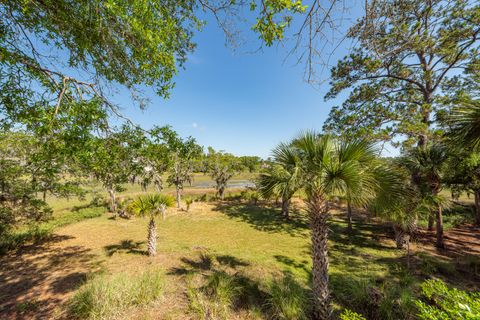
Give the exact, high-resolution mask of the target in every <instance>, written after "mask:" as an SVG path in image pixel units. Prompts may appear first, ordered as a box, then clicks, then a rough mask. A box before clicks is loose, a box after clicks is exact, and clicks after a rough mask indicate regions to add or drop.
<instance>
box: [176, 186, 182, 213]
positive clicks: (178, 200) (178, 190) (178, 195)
mask: <svg viewBox="0 0 480 320" xmlns="http://www.w3.org/2000/svg"><path fill="white" fill-rule="evenodd" d="M176 187H177V208H179V209H180V206H181V201H182V195H181V194H180V188H179V186H178V185H177V186H176Z"/></svg>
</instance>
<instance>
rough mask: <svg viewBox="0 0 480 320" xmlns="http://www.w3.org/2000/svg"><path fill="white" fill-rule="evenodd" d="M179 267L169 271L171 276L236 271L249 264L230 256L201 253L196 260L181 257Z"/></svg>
mask: <svg viewBox="0 0 480 320" xmlns="http://www.w3.org/2000/svg"><path fill="white" fill-rule="evenodd" d="M180 261H181V262H182V264H183V265H182V266H181V267H174V268H172V269H171V270H170V271H169V274H173V275H186V274H196V273H202V272H205V271H212V270H214V269H215V268H230V269H233V270H236V269H237V268H239V267H246V266H249V265H250V264H249V263H248V262H246V261H243V260H241V259H238V258H236V257H234V256H231V255H212V254H209V253H205V252H201V253H200V254H199V256H198V258H197V259H191V258H187V257H183V258H181V259H180Z"/></svg>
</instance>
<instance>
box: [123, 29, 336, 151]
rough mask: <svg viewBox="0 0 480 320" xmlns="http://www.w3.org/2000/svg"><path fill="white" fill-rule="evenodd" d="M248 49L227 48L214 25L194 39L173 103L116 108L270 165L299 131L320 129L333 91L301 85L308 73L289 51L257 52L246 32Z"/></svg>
mask: <svg viewBox="0 0 480 320" xmlns="http://www.w3.org/2000/svg"><path fill="white" fill-rule="evenodd" d="M243 37H244V38H245V41H246V44H245V45H243V46H241V47H239V48H238V49H237V50H236V51H233V50H232V49H231V48H228V47H226V46H225V36H224V34H223V32H222V31H221V30H220V29H219V28H218V27H217V26H216V24H215V23H214V22H212V21H208V23H207V26H206V27H205V28H204V29H203V31H202V32H201V33H199V34H198V35H197V36H196V37H195V41H196V43H197V44H198V47H197V49H196V51H195V52H194V53H193V55H192V56H191V57H190V59H189V62H187V64H186V65H185V70H181V71H180V72H179V75H178V76H177V77H176V87H175V89H174V90H173V91H172V93H171V98H170V99H169V100H163V99H161V98H159V97H156V96H155V95H154V94H148V97H149V98H150V99H151V104H150V106H149V107H148V109H147V110H146V111H144V112H142V111H140V110H138V109H137V108H132V107H129V103H127V102H126V101H127V99H125V100H124V101H118V102H119V104H120V105H121V106H122V107H123V108H124V110H123V113H124V114H125V115H126V116H128V117H129V118H131V119H132V120H133V121H134V122H136V123H139V124H141V125H142V126H143V127H145V128H150V127H151V126H153V125H165V124H170V125H172V126H173V128H174V129H175V130H176V131H178V132H179V133H180V134H181V135H182V136H188V135H191V136H193V137H195V138H196V139H197V141H198V142H199V143H200V144H202V145H204V146H212V147H213V148H215V149H218V150H225V151H227V152H231V153H233V154H236V155H258V156H261V157H267V156H268V155H269V154H270V150H271V149H272V148H273V147H274V146H275V145H277V144H278V143H279V142H281V141H285V140H288V139H290V138H291V137H292V136H294V135H296V134H297V133H298V132H300V131H301V130H305V129H317V130H320V129H321V128H322V124H323V122H324V121H325V119H326V118H327V116H328V112H329V110H330V108H331V107H332V106H333V105H334V104H335V103H337V102H338V101H328V102H324V99H323V97H324V95H325V93H326V92H327V91H328V83H325V84H324V85H322V86H320V87H318V86H317V87H313V86H311V85H309V84H307V83H306V82H305V81H304V79H303V72H304V66H303V65H295V63H294V62H295V61H294V59H290V60H287V61H285V58H286V53H287V50H286V48H276V47H272V48H264V49H263V50H262V51H261V52H256V53H249V52H248V51H252V50H254V49H255V48H258V46H259V44H260V43H259V42H258V41H257V39H256V38H257V36H256V35H255V34H254V33H253V32H250V31H249V30H244V32H243Z"/></svg>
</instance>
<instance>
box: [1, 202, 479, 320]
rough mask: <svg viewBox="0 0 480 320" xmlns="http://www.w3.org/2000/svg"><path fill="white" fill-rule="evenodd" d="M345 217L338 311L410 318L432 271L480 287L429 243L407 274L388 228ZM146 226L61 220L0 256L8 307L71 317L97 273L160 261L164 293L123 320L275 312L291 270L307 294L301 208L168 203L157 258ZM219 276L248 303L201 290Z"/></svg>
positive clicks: (140, 268)
mask: <svg viewBox="0 0 480 320" xmlns="http://www.w3.org/2000/svg"><path fill="white" fill-rule="evenodd" d="M68 205H69V203H68V202H63V200H62V201H59V202H57V204H56V210H57V212H56V217H57V219H60V218H61V217H62V216H64V215H66V214H67V212H70V211H68ZM72 205H79V203H77V202H75V201H72V202H70V208H71V207H72ZM70 214H71V213H70ZM343 215H344V213H343V211H342V210H339V211H335V213H334V215H333V216H332V219H331V224H330V229H331V232H330V243H329V249H330V251H329V257H330V280H331V289H332V297H333V302H334V305H335V308H336V309H337V310H340V309H343V308H346V307H347V308H351V309H353V310H355V311H358V312H361V313H363V314H364V315H366V316H368V318H369V319H408V318H409V317H411V316H412V315H413V314H414V312H415V310H414V306H413V301H414V299H415V295H416V293H417V290H418V286H419V284H420V283H421V280H423V279H424V278H425V277H426V275H427V274H430V275H434V276H436V277H443V278H448V281H449V282H450V283H452V282H453V283H455V284H456V285H457V286H460V287H467V288H469V289H473V288H475V287H476V286H477V287H478V283H477V285H475V283H476V282H475V281H477V280H478V275H477V274H475V272H476V271H472V270H473V269H468V268H467V269H462V270H457V264H456V263H458V261H456V260H455V257H451V256H448V255H441V254H437V253H435V252H432V251H431V250H427V249H428V248H430V247H431V246H429V245H425V244H422V243H419V244H418V245H414V246H413V248H412V250H413V254H412V257H411V264H412V270H411V272H407V271H406V258H405V252H402V251H399V250H396V249H395V246H394V243H393V241H392V240H390V236H389V234H388V232H389V229H388V228H385V227H383V226H379V225H378V224H376V223H373V222H367V221H362V220H357V222H356V223H355V232H354V233H353V234H351V235H349V234H347V233H346V223H345V221H344V220H343ZM72 222H74V221H72ZM147 223H148V222H147V220H146V219H142V218H132V219H128V220H125V219H112V218H111V217H110V215H109V214H106V213H105V214H103V215H101V216H99V217H94V218H90V219H87V220H83V221H80V222H75V223H71V224H68V225H65V226H63V227H58V228H57V229H56V231H55V235H54V236H53V238H52V239H51V240H50V241H47V242H44V243H41V244H36V245H32V246H27V247H25V248H23V249H21V250H18V251H15V252H10V253H8V254H7V255H5V256H3V257H0V264H1V265H2V266H3V267H2V270H0V280H2V281H0V283H1V284H0V310H1V308H3V310H4V312H5V314H6V315H7V316H8V317H20V318H25V319H28V318H29V317H31V318H35V317H37V316H41V317H43V318H49V319H52V318H53V319H55V318H60V319H62V318H69V317H70V314H69V313H68V312H67V311H66V310H67V309H68V301H69V299H71V297H72V295H74V293H75V292H76V291H77V290H78V288H79V286H81V284H82V283H84V282H88V281H91V280H92V277H93V276H94V275H97V274H104V275H118V274H125V275H127V277H128V275H131V276H132V277H133V276H134V275H139V274H141V273H142V272H144V271H147V270H150V269H151V268H152V267H155V268H160V269H161V272H162V274H163V277H164V281H165V287H164V291H163V294H162V296H161V298H158V299H155V301H153V302H149V303H148V304H146V305H141V306H135V305H133V306H129V307H128V308H126V309H125V310H124V311H122V313H121V314H120V315H116V316H115V317H116V318H118V319H206V318H207V316H206V315H205V313H206V312H207V313H210V314H211V313H212V312H217V313H218V317H217V318H218V319H223V318H224V319H268V318H269V317H271V315H272V313H271V310H270V309H271V300H269V299H271V295H272V291H271V290H272V289H271V288H272V283H273V282H274V281H277V280H278V279H282V278H285V277H286V276H288V277H289V279H291V281H293V283H295V285H298V286H299V287H300V288H303V289H302V290H305V292H306V294H308V284H309V281H310V269H311V260H310V238H309V236H310V235H309V229H308V222H307V220H306V218H305V217H304V216H303V215H302V214H301V213H299V214H297V215H295V217H294V218H293V219H292V220H291V221H285V220H284V219H283V218H282V217H280V215H279V210H278V209H274V208H271V206H270V205H263V206H262V205H260V206H253V205H251V204H248V203H241V202H223V203H221V202H218V203H216V202H213V203H203V202H195V203H194V204H193V206H192V208H191V210H190V211H189V212H188V213H187V212H185V211H182V210H177V209H169V212H168V217H167V219H166V220H161V219H159V220H158V221H157V226H158V255H157V256H155V257H153V258H152V257H148V256H146V254H145V253H146V236H147ZM465 270H467V271H465ZM218 275H222V277H224V278H223V279H227V280H228V279H230V280H231V281H233V282H234V283H237V284H240V283H241V286H242V288H243V289H242V290H244V291H242V292H243V293H242V294H243V295H244V296H245V299H243V298H242V300H241V303H240V304H239V303H233V302H231V301H230V300H228V301H226V302H225V301H224V302H223V303H224V304H225V305H226V307H225V308H224V306H221V307H220V309H219V307H218V305H212V304H211V303H210V302H208V301H206V300H205V297H203V296H201V297H200V296H198V292H203V291H202V290H205V288H206V287H207V285H209V283H212V282H211V279H216V278H215V277H217V276H218ZM225 277H229V278H225ZM230 280H228V281H230ZM209 281H210V282H209ZM224 281H225V280H224ZM290 286H291V285H290ZM477 289H478V288H477ZM205 292H208V290H207V291H205ZM235 292H236V294H237V295H241V294H240V293H238V292H240V291H235ZM222 301H223V300H222ZM239 306H241V307H239ZM212 310H213V311H212ZM115 317H113V316H112V318H115Z"/></svg>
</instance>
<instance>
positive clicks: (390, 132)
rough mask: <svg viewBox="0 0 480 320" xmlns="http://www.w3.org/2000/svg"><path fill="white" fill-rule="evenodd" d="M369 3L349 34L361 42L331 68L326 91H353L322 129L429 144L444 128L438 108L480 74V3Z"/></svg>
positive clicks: (436, 0) (392, 0) (438, 0)
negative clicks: (439, 128) (438, 118)
mask: <svg viewBox="0 0 480 320" xmlns="http://www.w3.org/2000/svg"><path fill="white" fill-rule="evenodd" d="M369 4H370V6H369V7H368V10H367V13H366V15H365V16H364V17H362V18H361V19H359V20H358V22H357V23H356V24H355V25H354V26H352V27H351V28H350V31H349V33H348V36H349V37H350V38H351V39H353V40H355V41H357V43H358V44H357V46H356V48H355V50H353V51H352V52H351V53H350V54H349V55H347V56H346V57H344V58H343V59H342V60H340V61H339V62H338V64H337V66H336V67H334V68H333V69H332V72H331V76H332V81H331V89H330V92H329V93H328V94H327V96H326V98H328V99H330V98H335V97H337V96H338V95H339V94H340V93H341V92H344V91H347V90H349V91H350V94H349V97H348V98H347V99H346V100H345V102H344V103H343V104H342V106H340V107H334V108H333V109H332V111H331V112H330V116H329V119H328V120H327V122H326V123H325V126H324V128H325V129H327V130H329V131H330V132H344V134H346V135H349V136H352V135H353V136H367V137H370V138H372V139H375V140H379V141H392V139H393V138H394V137H402V138H403V137H406V138H407V139H406V140H405V141H404V143H405V145H406V146H410V145H412V144H413V143H416V142H419V143H420V144H424V143H425V142H426V141H427V140H429V139H431V138H437V137H438V135H439V134H440V132H438V131H437V130H436V129H435V128H433V127H432V124H433V123H434V119H432V115H433V114H435V113H438V112H441V111H442V110H443V109H444V107H445V105H446V104H449V103H450V101H451V100H450V98H449V95H450V94H453V95H454V92H456V91H457V90H460V88H461V87H462V83H468V82H471V81H472V78H473V77H475V74H476V73H478V62H477V60H478V59H477V57H478V50H479V44H480V38H479V37H478V36H479V34H480V29H479V28H478V25H479V24H480V14H479V12H480V11H479V5H478V3H476V2H475V1H465V0H455V1H448V2H445V1H441V0H434V1H422V0H407V1H397V0H384V1H373V2H372V3H369ZM454 70H455V71H454ZM475 70H476V71H475ZM462 71H464V72H462ZM452 82H454V83H455V84H456V85H452ZM350 88H353V89H351V90H350ZM394 143H395V141H394Z"/></svg>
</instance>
